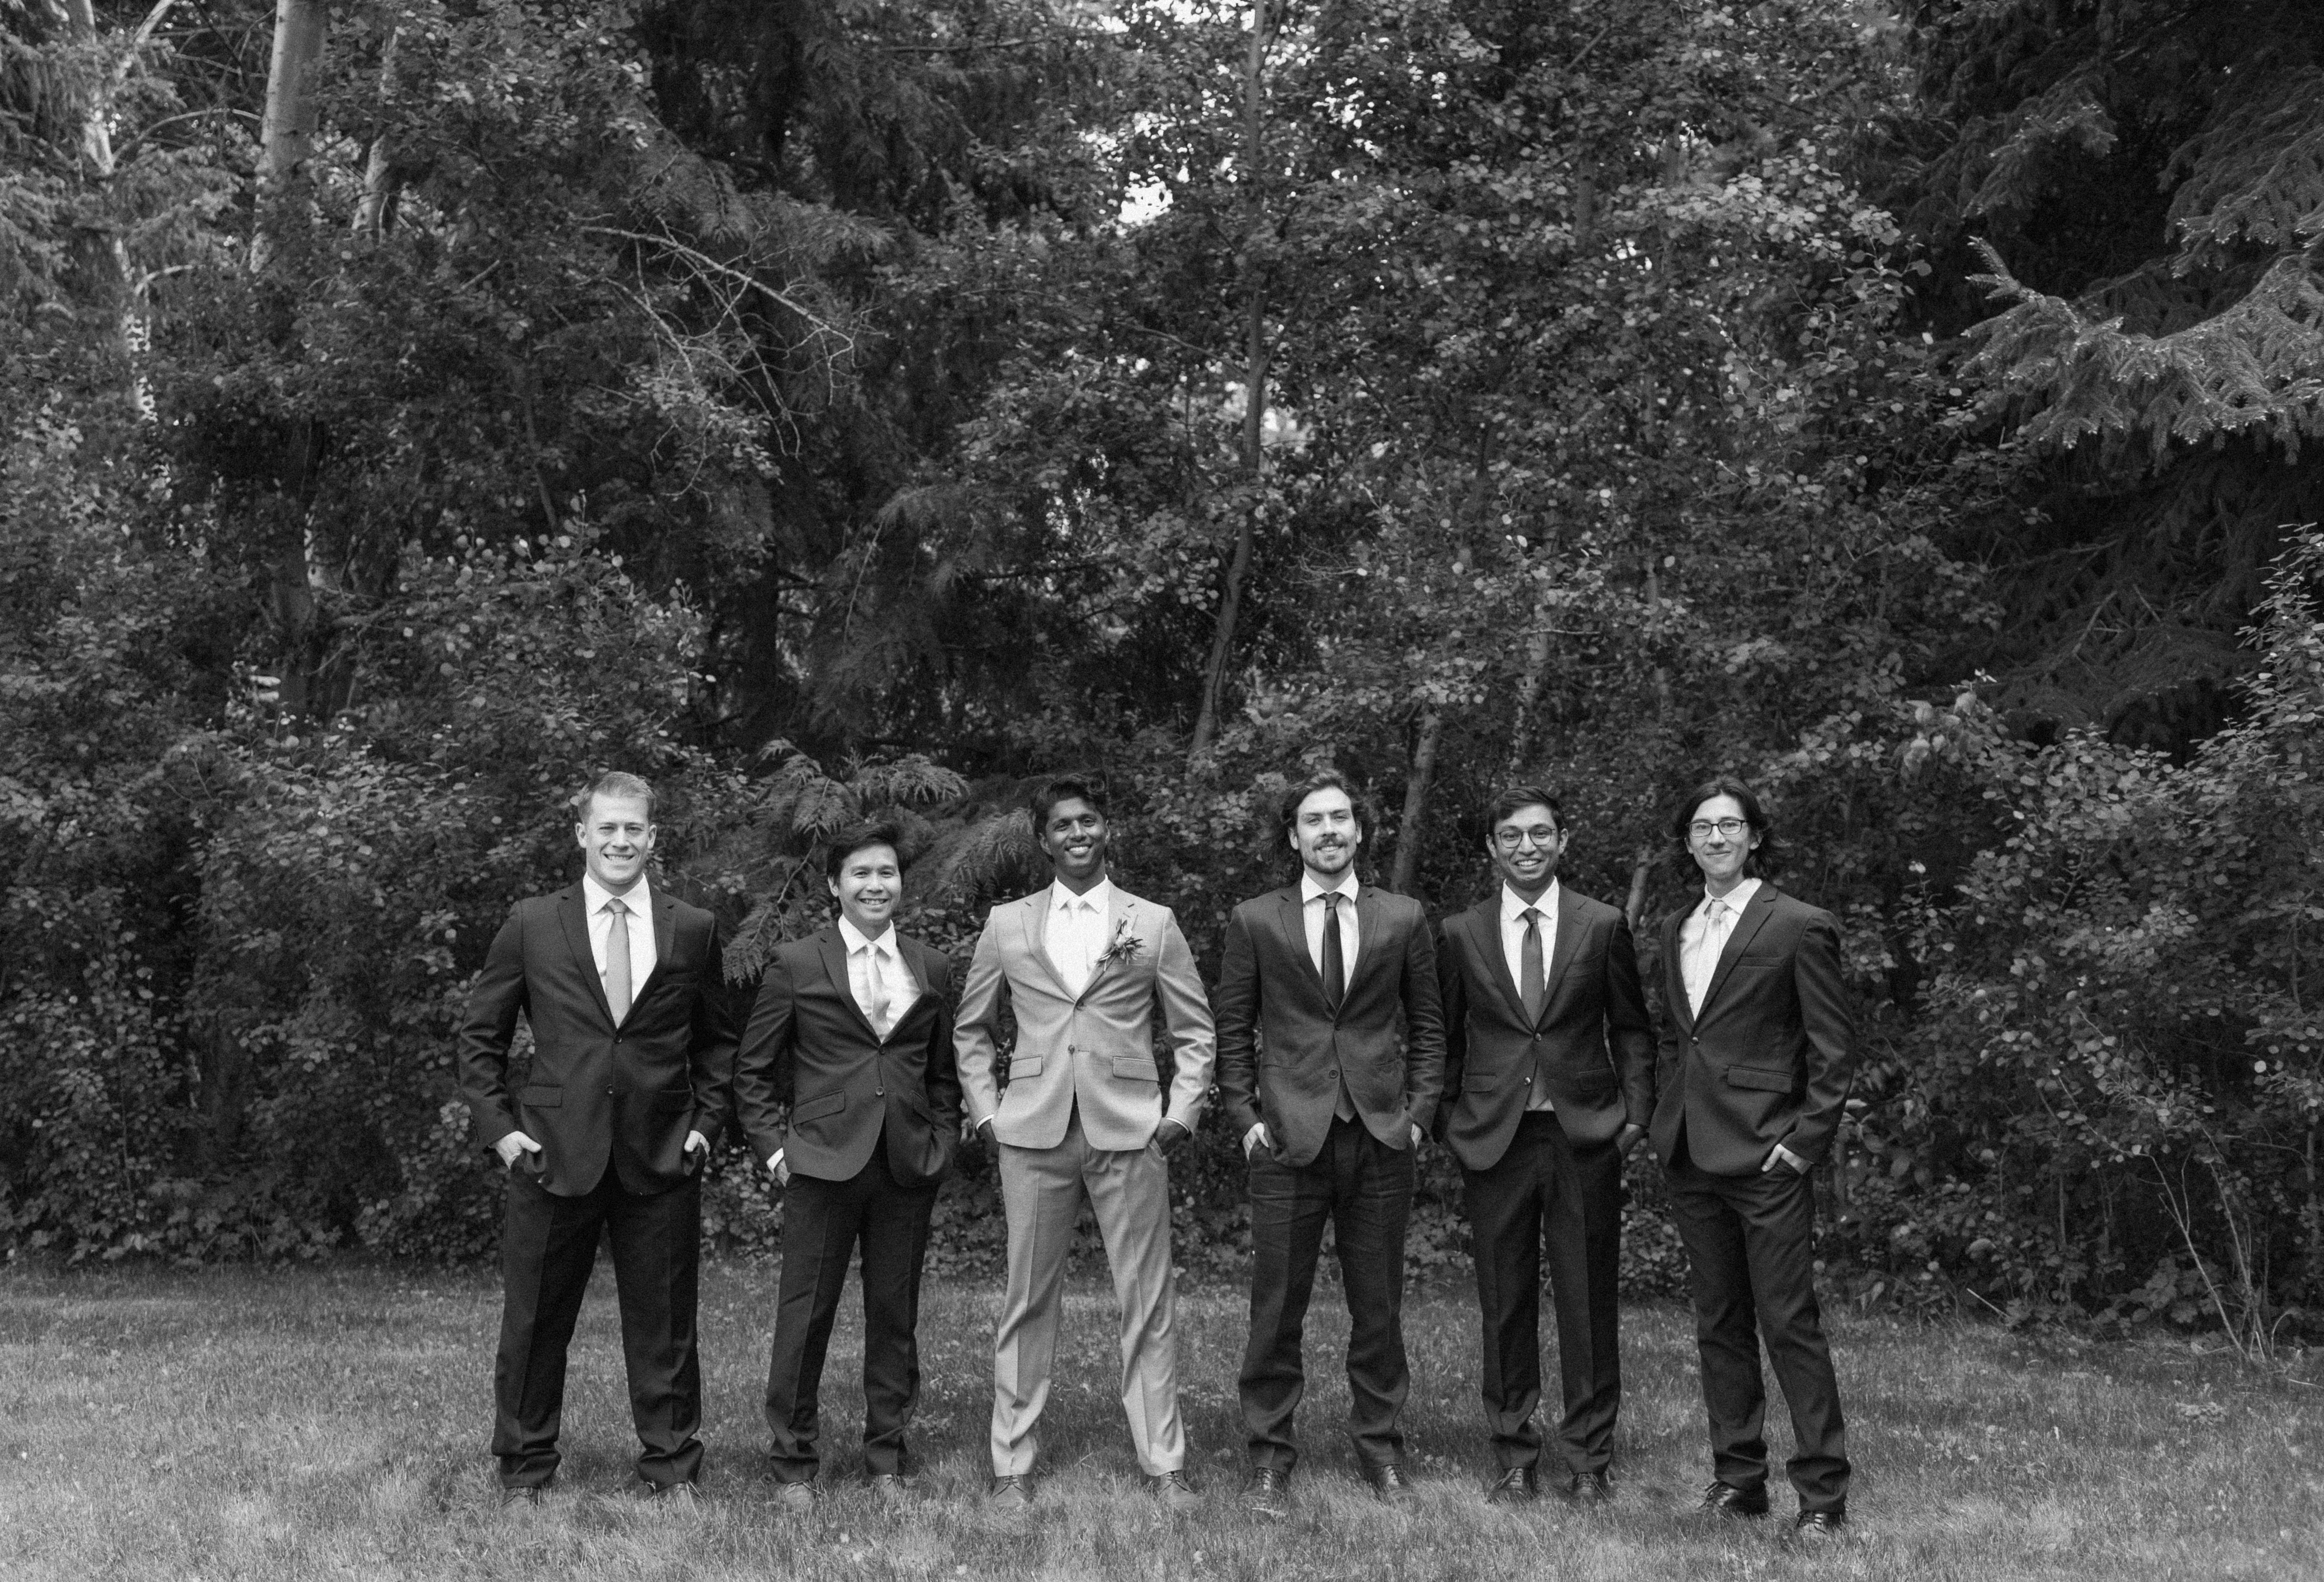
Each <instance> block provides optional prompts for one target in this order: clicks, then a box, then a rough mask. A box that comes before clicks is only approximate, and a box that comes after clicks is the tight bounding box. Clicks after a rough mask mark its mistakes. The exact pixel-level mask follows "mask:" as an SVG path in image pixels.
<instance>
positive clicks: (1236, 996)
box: [1211, 884, 1444, 1165]
mask: <svg viewBox="0 0 2324 1582" xmlns="http://www.w3.org/2000/svg"><path fill="white" fill-rule="evenodd" d="M1436 995H1437V988H1436V948H1435V944H1434V940H1433V939H1431V938H1430V935H1429V930H1428V919H1427V917H1426V915H1425V913H1423V912H1422V911H1421V910H1420V903H1419V902H1416V901H1414V900H1412V899H1410V898H1409V897H1407V896H1403V895H1397V894H1395V893H1392V892H1389V891H1386V890H1382V889H1380V888H1379V887H1378V886H1377V885H1372V884H1365V885H1362V886H1360V887H1359V889H1358V890H1357V892H1356V958H1355V960H1353V961H1351V962H1350V963H1348V989H1347V993H1346V994H1345V995H1342V998H1341V1001H1340V1013H1339V1014H1338V1015H1337V1016H1336V1017H1335V1016H1333V1014H1332V1009H1331V1007H1330V1005H1329V1004H1326V1003H1325V1001H1324V999H1323V975H1322V974H1321V973H1319V972H1317V971H1316V970H1315V963H1314V959H1313V958H1310V957H1309V956H1308V954H1307V930H1306V926H1305V922H1304V921H1302V920H1301V917H1300V914H1299V886H1298V885H1296V884H1293V885H1290V886H1288V887H1286V888H1285V889H1281V890H1276V891H1271V892H1269V893H1267V894H1265V895H1262V896H1259V898H1258V899H1257V900H1255V901H1246V902H1243V903H1242V904H1241V905H1240V906H1238V907H1236V908H1235V909H1234V911H1233V913H1232V915H1231V916H1230V917H1229V918H1228V919H1227V935H1226V958H1225V960H1224V962H1223V963H1222V965H1221V967H1220V969H1219V992H1218V994H1217V995H1216V996H1215V997H1214V998H1213V1001H1212V1006H1211V1009H1212V1014H1213V1017H1214V1019H1215V1020H1216V1022H1217V1023H1218V1030H1219V1097H1220V1101H1221V1103H1222V1105H1223V1106H1224V1107H1225V1110H1226V1115H1227V1120H1228V1122H1229V1124H1231V1125H1232V1126H1233V1128H1234V1135H1235V1138H1236V1141H1237V1142H1240V1141H1241V1138H1242V1135H1243V1133H1246V1132H1248V1131H1250V1129H1251V1127H1252V1126H1253V1125H1254V1124H1257V1123H1259V1122H1260V1121H1265V1122H1266V1123H1267V1129H1268V1134H1269V1135H1270V1136H1271V1137H1272V1138H1273V1139H1274V1142H1275V1153H1276V1157H1277V1159H1279V1160H1281V1161H1283V1162H1284V1163H1286V1164H1289V1165H1303V1164H1306V1163H1309V1162H1310V1161H1313V1160H1314V1157H1315V1155H1316V1154H1317V1153H1319V1152H1322V1151H1323V1139H1324V1136H1325V1134H1326V1133H1329V1132H1330V1131H1331V1129H1332V1112H1333V1109H1334V1108H1336V1107H1337V1106H1338V1104H1339V1101H1340V1082H1341V1078H1342V1073H1343V1072H1344V1073H1345V1075H1346V1080H1347V1085H1348V1096H1349V1097H1350V1098H1351V1099H1352V1100H1354V1102H1355V1106H1356V1114H1357V1115H1358V1116H1359V1117H1360V1119H1361V1120H1362V1121H1363V1124H1364V1125H1365V1127H1366V1129H1368V1130H1369V1132H1370V1133H1371V1134H1372V1135H1373V1136H1375V1137H1377V1138H1379V1140H1380V1141H1381V1142H1382V1143H1387V1144H1388V1146H1389V1147H1390V1148H1408V1147H1410V1146H1411V1145H1412V1130H1411V1124H1410V1123H1412V1122H1418V1123H1420V1124H1422V1125H1426V1124H1428V1122H1429V1121H1430V1120H1431V1119H1432V1118H1433V1117H1434V1115H1435V1113H1436V1096H1437V1092H1438V1090H1439V1088H1440V1087H1442V1085H1443V1070H1444V1023H1443V1017H1442V1015H1441V1014H1440V1013H1439V1012H1438V1009H1437V999H1436ZM1398 1013H1401V1014H1402V1019H1403V1022H1404V1027H1403V1037H1402V1038H1401V1040H1399V1038H1398V1037H1397V1017H1398ZM1254 1035H1256V1038H1255V1039H1254ZM1254 1044H1256V1047H1254Z"/></svg>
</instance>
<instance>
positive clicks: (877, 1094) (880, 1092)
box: [871, 1087, 888, 1098]
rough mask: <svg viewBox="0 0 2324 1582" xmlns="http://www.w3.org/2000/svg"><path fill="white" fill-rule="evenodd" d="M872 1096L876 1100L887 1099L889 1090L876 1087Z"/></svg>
mask: <svg viewBox="0 0 2324 1582" xmlns="http://www.w3.org/2000/svg"><path fill="white" fill-rule="evenodd" d="M871 1096H872V1097H874V1098H885V1097H887V1096H888V1090H887V1089H886V1088H884V1087H875V1088H873V1089H872V1090H871Z"/></svg>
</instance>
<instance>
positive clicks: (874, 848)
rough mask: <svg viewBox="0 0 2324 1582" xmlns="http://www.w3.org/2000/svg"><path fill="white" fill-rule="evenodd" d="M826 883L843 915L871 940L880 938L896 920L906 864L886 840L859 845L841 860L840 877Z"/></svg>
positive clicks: (902, 893) (902, 890) (829, 879)
mask: <svg viewBox="0 0 2324 1582" xmlns="http://www.w3.org/2000/svg"><path fill="white" fill-rule="evenodd" d="M824 884H826V885H827V886H829V887H830V890H831V893H832V895H833V897H834V898H835V899H836V900H837V901H838V902H839V914H840V915H841V916H842V917H844V918H845V919H846V920H847V921H849V922H851V923H853V924H854V925H855V929H856V931H857V932H858V933H860V934H862V936H863V937H864V938H865V939H878V938H879V937H880V936H881V935H882V934H884V933H886V932H887V931H888V925H889V924H890V922H892V921H895V917H896V905H897V903H898V902H900V901H901V900H903V898H904V869H903V865H902V864H900V863H899V862H898V861H897V860H896V848H895V847H892V846H890V845H888V844H887V843H886V842H884V841H882V842H877V843H875V844H873V845H871V846H859V847H856V848H855V849H854V850H853V851H852V852H849V853H848V854H847V855H846V856H844V857H842V858H840V859H839V876H838V877H837V878H835V879H832V878H826V879H825V881H824Z"/></svg>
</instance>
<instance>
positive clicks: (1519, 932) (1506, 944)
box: [1501, 879, 1558, 1110]
mask: <svg viewBox="0 0 2324 1582" xmlns="http://www.w3.org/2000/svg"><path fill="white" fill-rule="evenodd" d="M1557 890H1558V885H1557V881H1556V880H1554V879H1552V880H1551V881H1550V882H1549V888H1548V889H1546V890H1545V891H1543V892H1542V893H1541V899H1540V900H1539V901H1527V900H1526V898H1525V897H1524V896H1522V895H1519V894H1518V893H1517V892H1516V891H1514V890H1512V889H1510V888H1509V887H1508V885H1507V884H1504V885H1502V886H1501V958H1502V959H1503V960H1505V961H1507V962H1508V964H1509V982H1511V983H1513V984H1515V985H1517V991H1518V993H1519V994H1521V995H1522V994H1523V993H1524V992H1525V936H1526V925H1525V914H1526V908H1527V907H1529V906H1530V907H1533V908H1535V909H1536V910H1538V911H1540V913H1541V987H1542V992H1543V993H1544V994H1547V993H1548V992H1549V969H1550V968H1551V967H1554V966H1555V965H1556V964H1557ZM1556 1107H1557V1106H1555V1105H1554V1104H1552V1103H1550V1101H1549V1086H1548V1084H1546V1083H1544V1082H1535V1084H1534V1085H1533V1096H1531V1097H1530V1098H1528V1099H1527V1100H1526V1108H1527V1109H1529V1110H1548V1109H1555V1108H1556Z"/></svg>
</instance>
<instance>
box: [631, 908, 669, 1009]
mask: <svg viewBox="0 0 2324 1582" xmlns="http://www.w3.org/2000/svg"><path fill="white" fill-rule="evenodd" d="M647 894H649V895H650V896H651V897H652V898H653V932H654V964H653V970H652V971H651V972H650V973H648V974H646V976H645V981H644V982H643V983H641V984H640V985H638V988H637V993H635V994H633V995H631V996H630V1009H631V1010H632V1011H634V1010H636V1009H637V1007H638V1002H639V1001H640V1000H642V999H644V998H645V997H646V991H647V990H648V989H650V988H651V987H653V985H654V984H655V983H656V982H657V981H659V979H660V977H661V969H662V968H663V967H668V966H669V955H670V952H671V951H673V950H675V949H677V948H678V902H676V901H675V900H673V899H671V897H670V895H669V893H668V892H667V891H664V890H660V889H649V890H648V891H647Z"/></svg>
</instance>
